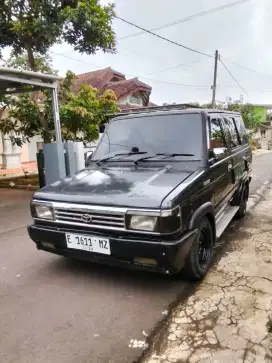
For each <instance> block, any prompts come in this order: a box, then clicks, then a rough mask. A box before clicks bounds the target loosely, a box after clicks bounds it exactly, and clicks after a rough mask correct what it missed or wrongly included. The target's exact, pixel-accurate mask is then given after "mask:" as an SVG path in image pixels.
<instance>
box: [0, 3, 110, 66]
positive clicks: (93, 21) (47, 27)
mask: <svg viewBox="0 0 272 363" xmlns="http://www.w3.org/2000/svg"><path fill="white" fill-rule="evenodd" d="M113 17H114V6H113V5H106V6H102V5H101V4H100V1H99V0H0V52H1V49H4V48H6V47H11V49H12V55H13V56H15V57H17V56H21V55H22V54H24V52H26V53H27V59H28V64H29V67H30V69H31V70H33V71H36V70H37V65H36V62H35V55H45V54H47V53H48V51H49V49H50V48H51V47H52V46H53V45H54V44H56V43H62V42H66V43H68V44H70V45H72V46H73V47H74V49H75V50H77V51H79V52H80V53H87V54H94V53H95V52H96V51H97V50H100V49H101V50H103V51H104V52H114V51H115V35H114V32H113V30H112V27H111V22H112V19H113Z"/></svg>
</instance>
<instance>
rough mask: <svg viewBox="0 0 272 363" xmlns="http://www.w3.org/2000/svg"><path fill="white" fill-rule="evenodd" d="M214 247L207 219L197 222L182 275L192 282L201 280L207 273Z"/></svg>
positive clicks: (210, 227) (211, 231)
mask: <svg viewBox="0 0 272 363" xmlns="http://www.w3.org/2000/svg"><path fill="white" fill-rule="evenodd" d="M213 246H214V234H213V230H212V226H211V223H210V221H209V220H208V218H207V217H204V218H202V219H201V221H200V222H199V227H198V233H197V236H196V238H195V241H194V243H193V245H192V247H191V250H190V252H189V256H188V258H187V260H186V263H185V267H184V269H183V274H184V275H185V276H186V277H187V278H188V279H189V280H192V281H197V280H201V279H202V278H203V277H204V276H205V275H206V273H207V272H208V270H209V268H210V265H211V262H212V257H213Z"/></svg>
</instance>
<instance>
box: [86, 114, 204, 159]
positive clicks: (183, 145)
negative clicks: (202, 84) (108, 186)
mask: <svg viewBox="0 0 272 363" xmlns="http://www.w3.org/2000/svg"><path fill="white" fill-rule="evenodd" d="M202 143H203V141H202V122H201V115H200V114H197V113H195V114H194V113H188V114H185V113H184V114H174V115H173V114H172V115H171V114H169V115H150V116H149V115H148V116H143V117H134V118H127V119H125V118H124V119H116V120H113V121H112V122H111V123H110V124H109V125H108V127H107V129H106V130H105V132H104V135H103V137H102V139H101V141H100V143H99V145H98V147H97V149H96V151H95V154H94V156H93V160H100V159H103V158H105V157H108V156H109V155H115V154H119V153H127V155H133V152H135V153H139V152H142V151H143V152H145V153H148V154H150V155H156V154H169V155H170V154H185V155H181V156H182V157H187V158H190V159H192V157H193V159H201V158H202V149H203V148H202ZM177 156H178V155H177ZM158 158H160V156H159V155H158ZM125 159H126V156H125V155H124V156H122V158H121V159H120V160H125ZM111 160H115V161H116V160H117V159H116V158H113V159H111Z"/></svg>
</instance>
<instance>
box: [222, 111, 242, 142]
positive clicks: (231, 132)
mask: <svg viewBox="0 0 272 363" xmlns="http://www.w3.org/2000/svg"><path fill="white" fill-rule="evenodd" d="M224 122H225V127H226V135H227V139H228V142H229V145H230V147H231V148H234V147H236V146H239V145H240V140H239V135H238V133H237V130H236V127H235V123H234V119H232V118H230V117H227V116H224Z"/></svg>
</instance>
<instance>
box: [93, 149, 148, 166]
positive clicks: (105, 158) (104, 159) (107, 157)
mask: <svg viewBox="0 0 272 363" xmlns="http://www.w3.org/2000/svg"><path fill="white" fill-rule="evenodd" d="M140 154H147V151H136V152H129V153H116V154H114V155H110V156H105V157H104V158H102V159H100V160H94V161H95V162H96V164H99V163H102V162H104V161H108V160H111V159H113V158H115V157H116V156H130V155H140ZM118 160H119V159H118Z"/></svg>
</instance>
